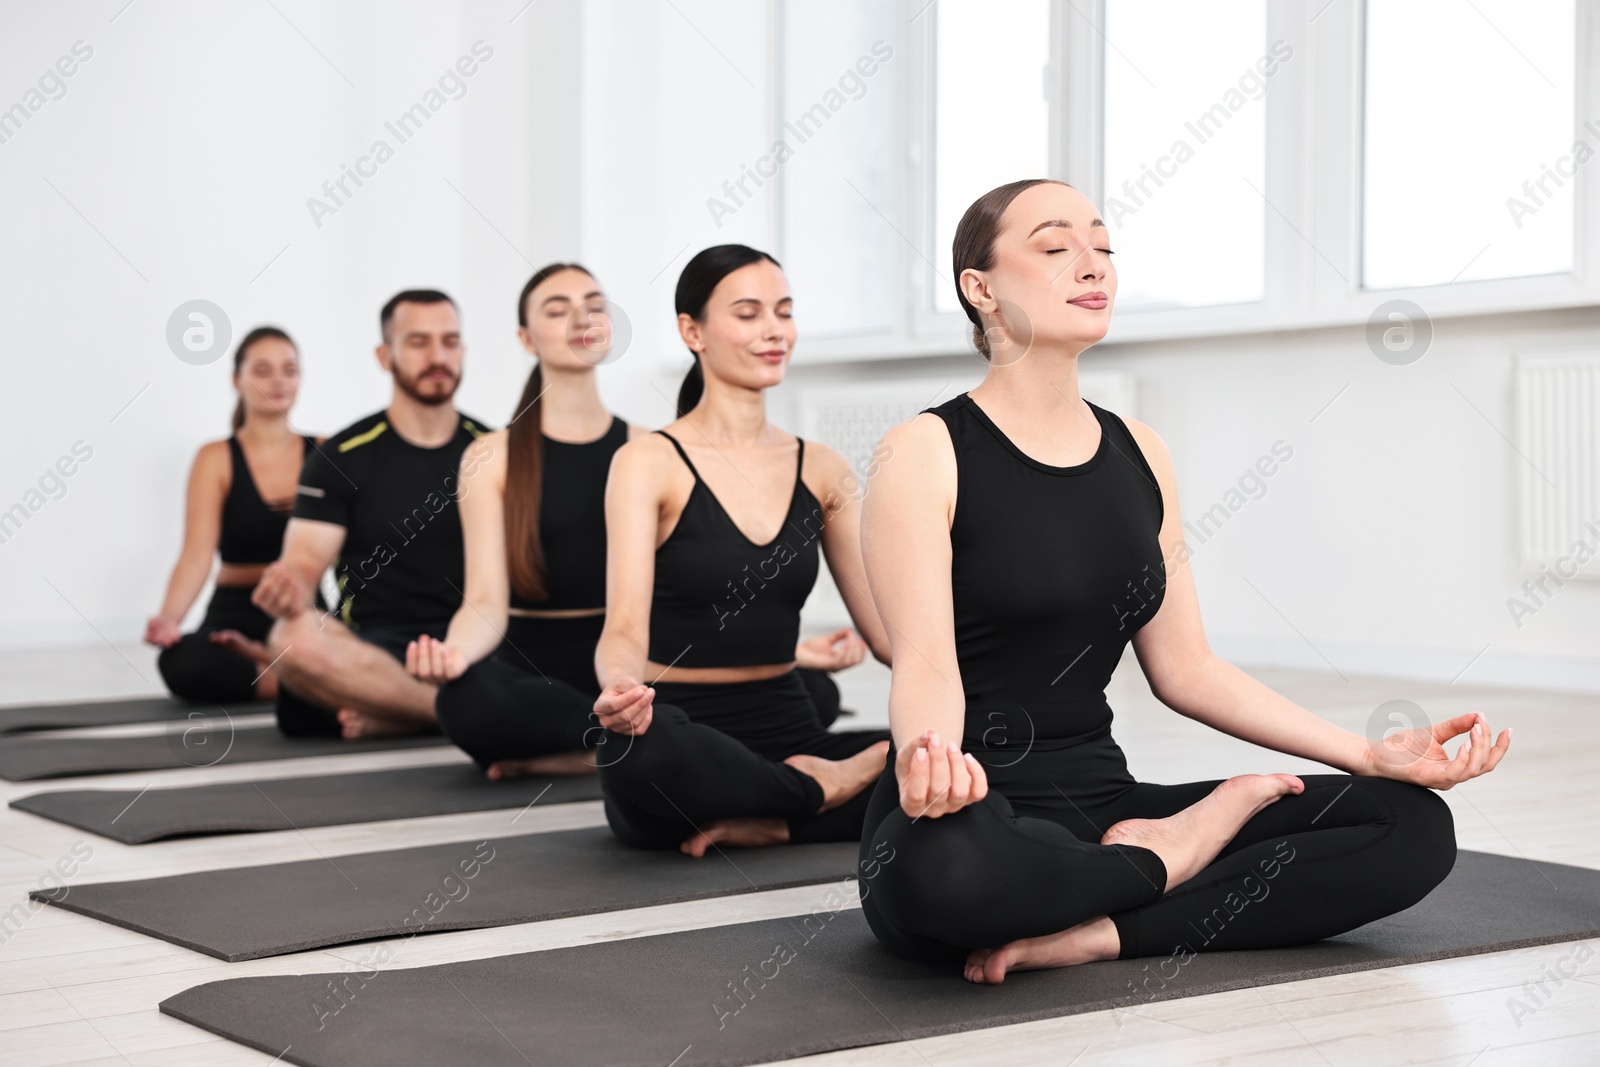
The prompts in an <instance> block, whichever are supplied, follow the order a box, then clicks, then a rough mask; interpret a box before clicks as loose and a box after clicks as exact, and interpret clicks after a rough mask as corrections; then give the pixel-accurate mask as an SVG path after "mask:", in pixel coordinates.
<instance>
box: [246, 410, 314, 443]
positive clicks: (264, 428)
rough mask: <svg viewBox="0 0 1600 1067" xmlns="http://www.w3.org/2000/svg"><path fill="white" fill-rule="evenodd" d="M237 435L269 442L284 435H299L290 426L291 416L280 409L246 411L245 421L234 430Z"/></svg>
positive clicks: (248, 439)
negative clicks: (263, 412)
mask: <svg viewBox="0 0 1600 1067" xmlns="http://www.w3.org/2000/svg"><path fill="white" fill-rule="evenodd" d="M233 434H234V436H235V437H238V438H240V439H242V440H247V441H258V442H260V443H262V444H268V443H271V442H273V441H276V440H277V439H279V438H282V437H296V436H298V435H297V434H296V433H295V432H294V430H292V429H290V428H289V417H288V415H286V414H284V413H283V412H280V411H269V412H267V413H266V414H259V413H256V412H249V411H247V412H245V416H244V422H243V423H242V424H241V425H240V426H239V428H238V429H237V430H235V431H233Z"/></svg>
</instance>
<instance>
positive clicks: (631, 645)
mask: <svg viewBox="0 0 1600 1067" xmlns="http://www.w3.org/2000/svg"><path fill="white" fill-rule="evenodd" d="M646 659H647V653H646V649H645V643H644V641H643V640H641V639H640V638H639V637H637V636H635V635H634V634H632V633H631V632H628V631H627V630H625V629H623V628H621V627H617V628H613V627H612V626H611V625H610V620H607V625H606V627H605V629H604V630H602V631H601V633H600V641H599V643H598V644H596V645H595V648H594V674H595V678H596V679H597V680H598V681H599V682H600V688H601V689H605V688H606V687H607V686H611V685H616V684H618V683H625V684H634V683H638V682H643V681H645V677H644V673H645V663H646Z"/></svg>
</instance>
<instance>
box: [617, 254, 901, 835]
mask: <svg viewBox="0 0 1600 1067" xmlns="http://www.w3.org/2000/svg"><path fill="white" fill-rule="evenodd" d="M675 302H676V305H677V310H678V329H679V332H680V334H681V335H682V337H683V340H684V343H685V344H687V345H688V346H689V348H690V350H691V351H692V352H693V353H694V358H695V364H694V368H693V369H692V370H691V371H690V373H689V377H688V379H687V380H686V381H685V382H684V388H683V391H682V393H681V394H680V396H679V399H678V409H679V412H680V413H681V417H680V418H679V419H678V420H677V421H676V422H674V423H672V424H671V425H669V426H668V427H667V428H666V429H664V430H662V431H659V432H658V433H655V434H649V435H646V436H644V437H641V438H640V439H639V440H637V441H634V442H632V443H630V444H628V445H625V446H624V447H623V448H622V449H621V450H620V451H619V452H618V453H617V458H616V460H615V462H614V463H613V464H612V470H611V479H610V483H609V484H608V485H607V488H606V534H607V552H608V578H609V586H608V590H607V598H606V607H607V616H606V623H605V629H604V632H603V633H602V635H601V638H600V646H599V649H598V650H597V652H596V654H595V666H596V672H597V673H598V675H599V680H600V682H601V684H602V685H604V686H605V689H604V691H603V692H602V693H601V694H600V699H599V700H598V701H596V702H595V704H594V711H595V714H596V716H597V719H598V722H599V724H600V725H601V726H603V727H605V731H604V733H603V736H602V737H601V738H600V740H601V741H602V742H603V743H602V744H601V745H600V747H599V749H598V752H597V758H598V761H599V765H600V781H601V786H602V788H603V789H604V791H605V810H606V818H607V821H608V822H609V823H610V825H611V828H612V830H613V832H615V833H616V835H617V837H618V838H619V839H620V840H621V841H623V842H624V843H626V844H629V845H632V846H635V847H638V848H672V847H678V848H681V849H682V850H683V851H685V852H687V853H689V854H691V855H694V856H700V855H703V854H704V852H705V850H706V848H707V847H709V846H711V845H712V844H715V843H718V842H721V843H726V844H739V845H744V844H769V843H777V842H781V841H841V840H854V839H856V838H857V837H858V836H859V835H860V832H861V820H862V817H863V814H864V810H865V801H866V787H867V785H868V784H869V783H870V782H871V781H872V779H874V778H876V777H877V775H878V773H879V772H880V771H881V770H882V767H883V756H884V752H885V751H886V749H887V738H888V734H887V732H886V731H883V730H859V731H847V732H838V733H830V732H829V731H828V730H826V729H825V728H824V727H823V726H822V724H821V723H820V722H819V721H818V717H817V711H816V709H815V707H814V706H813V703H812V699H811V696H810V693H809V692H808V690H807V687H806V683H805V681H804V678H803V676H802V675H801V674H800V672H799V671H798V670H797V669H796V668H797V665H803V666H810V667H822V668H837V667H839V666H843V665H845V664H847V663H849V662H853V661H855V660H858V659H859V658H860V655H861V651H862V650H861V646H860V643H859V642H860V639H858V638H854V637H853V635H851V634H849V632H848V631H843V632H840V633H835V634H832V635H829V636H827V637H823V638H817V639H813V640H812V641H809V642H806V643H804V644H801V645H799V646H798V647H797V638H798V634H799V628H800V608H801V606H802V605H803V604H804V603H805V600H806V596H807V594H808V593H809V592H810V591H811V586H812V583H813V582H814V581H815V580H816V576H817V571H818V566H819V562H818V551H819V547H820V548H821V549H823V550H825V551H826V554H827V560H828V564H829V567H830V568H831V569H832V571H833V574H834V577H835V578H836V579H838V584H839V588H840V590H841V591H842V593H843V595H844V599H845V603H846V605H847V606H848V608H849V609H850V615H851V618H852V619H854V620H855V622H856V625H857V627H858V628H859V629H860V631H861V634H862V635H863V637H864V638H865V643H866V645H867V646H870V647H871V649H872V650H873V653H874V654H875V655H876V656H877V657H878V658H879V659H881V660H884V661H885V662H887V654H888V643H887V639H886V637H885V635H884V633H883V627H882V624H881V623H880V622H879V620H878V616H877V612H876V611H875V610H874V608H873V606H872V598H871V594H870V593H869V592H868V590H867V584H866V580H865V577H864V574H863V571H862V565H861V553H860V542H859V537H858V520H857V514H858V512H857V507H856V499H857V494H858V491H859V486H858V484H857V482H856V480H855V478H854V476H853V472H852V471H851V470H850V467H849V465H848V464H847V463H846V461H845V460H844V458H843V457H842V456H840V455H839V454H838V453H837V452H835V451H833V450H832V449H830V448H827V447H826V446H822V445H818V444H814V443H813V444H809V445H808V444H807V443H806V442H804V441H801V440H798V439H797V438H795V437H794V436H793V435H791V434H788V433H785V432H784V431H782V430H779V429H778V428H777V427H775V426H773V425H771V424H770V423H768V422H767V417H766V390H767V389H769V388H771V387H772V386H774V385H777V384H778V383H779V382H781V381H782V380H783V373H784V368H785V366H786V365H787V363H788V360H789V355H790V352H791V350H792V349H793V347H794V339H795V328H794V321H793V318H792V317H791V306H792V302H791V300H790V297H789V288H788V284H787V282H786V281H785V279H784V276H783V271H782V270H781V269H780V268H779V267H778V264H777V262H776V261H775V260H773V259H772V257H770V256H768V255H766V254H765V253H762V252H758V251H756V250H755V249H752V248H747V247H745V246H743V245H719V246H716V247H713V248H708V249H706V250H705V251H703V252H701V253H699V254H698V255H696V256H695V257H694V258H693V259H692V260H690V261H689V263H688V265H687V266H686V267H685V268H684V271H683V274H682V276H681V277H680V278H679V279H678V286H677V295H676V301H675Z"/></svg>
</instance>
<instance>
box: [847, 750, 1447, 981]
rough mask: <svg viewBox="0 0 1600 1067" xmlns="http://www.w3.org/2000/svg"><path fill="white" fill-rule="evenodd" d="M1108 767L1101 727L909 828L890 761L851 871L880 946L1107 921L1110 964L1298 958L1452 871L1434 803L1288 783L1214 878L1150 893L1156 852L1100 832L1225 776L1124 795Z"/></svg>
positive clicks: (958, 947)
mask: <svg viewBox="0 0 1600 1067" xmlns="http://www.w3.org/2000/svg"><path fill="white" fill-rule="evenodd" d="M973 755H974V756H975V757H977V758H978V759H979V760H980V761H981V762H983V763H985V764H986V765H988V764H989V763H990V760H991V759H993V758H994V757H993V755H992V754H988V753H981V752H979V751H974V752H973ZM1006 759H1007V760H1009V759H1010V757H1009V756H1008V757H1006ZM1120 761H1121V750H1120V748H1117V746H1116V744H1115V742H1113V741H1111V738H1110V734H1109V732H1107V733H1106V734H1104V735H1103V737H1102V738H1097V739H1092V740H1090V741H1088V742H1085V743H1083V744H1080V745H1076V746H1073V747H1072V748H1069V749H1066V750H1062V751H1054V752H1052V751H1030V752H1029V753H1028V754H1027V757H1026V758H1025V759H1023V760H1022V761H1021V763H1022V764H1027V765H1028V767H1027V768H1026V773H1025V774H1023V773H1018V772H1019V771H1020V770H1021V769H1022V768H1021V767H1020V765H1014V766H1011V767H1000V768H999V769H998V770H997V771H996V772H995V773H994V774H993V775H991V778H990V789H989V793H988V795H987V796H986V797H985V798H984V799H983V800H982V801H979V802H978V803H976V804H972V805H970V806H968V807H966V808H963V809H961V810H960V811H957V812H954V813H953V814H949V815H943V816H940V817H938V818H920V819H916V820H913V819H912V818H911V817H910V816H908V815H906V814H905V812H904V811H902V810H901V808H900V802H899V788H898V784H897V779H896V777H895V769H894V753H893V752H892V751H891V752H890V754H889V760H888V765H887V767H886V769H885V771H884V773H883V776H882V778H880V779H879V781H878V784H877V787H876V788H875V789H874V790H872V799H871V803H870V805H869V807H868V811H867V818H866V826H867V827H868V828H867V829H866V831H865V833H864V835H863V839H862V845H861V870H860V872H859V875H858V880H859V883H860V890H861V897H862V911H863V912H864V913H865V916H866V919H867V923H868V925H869V926H870V927H871V928H872V931H873V933H874V934H876V935H877V937H878V940H879V941H881V942H882V943H883V944H884V945H885V946H886V947H888V948H889V949H891V950H893V951H895V952H897V953H899V954H901V955H905V956H909V957H912V958H915V959H921V960H927V961H929V962H957V961H960V960H962V959H964V958H965V957H966V955H967V953H968V952H970V951H971V950H972V949H975V948H996V947H999V946H1000V945H1003V944H1006V943H1007V942H1010V941H1015V940H1017V939H1018V938H1024V937H1038V936H1042V935H1045V934H1051V933H1057V932H1060V931H1062V930H1066V929H1067V928H1069V927H1071V926H1076V925H1077V924H1079V923H1081V922H1084V921H1086V920H1089V919H1092V918H1095V917H1097V916H1100V915H1109V916H1110V918H1111V921H1112V922H1113V923H1114V924H1115V926H1116V929H1117V936H1118V937H1119V938H1120V939H1121V943H1122V949H1121V952H1120V954H1119V957H1118V958H1120V959H1128V958H1131V957H1137V956H1164V955H1168V954H1171V955H1186V954H1187V953H1192V952H1201V951H1214V950H1219V949H1251V948H1276V947H1279V946H1284V945H1299V944H1304V943H1305V942H1308V941H1315V940H1317V939H1319V938H1324V937H1332V936H1333V935H1335V934H1340V933H1344V932H1345V931H1347V930H1353V929H1355V928H1356V927H1358V926H1361V925H1363V924H1365V923H1369V922H1372V921H1373V920H1375V919H1379V918H1382V917H1383V916H1385V915H1390V914H1393V913H1394V912H1397V911H1400V910H1402V909H1404V908H1408V907H1410V906H1411V905H1413V904H1415V903H1417V901H1419V900H1421V899H1422V898H1423V897H1425V896H1426V895H1427V894H1428V893H1429V892H1430V891H1432V889H1433V888H1434V887H1435V886H1437V885H1438V884H1439V883H1440V882H1442V881H1443V880H1444V878H1445V875H1447V874H1449V873H1450V868H1451V867H1452V866H1453V865H1454V864H1455V856H1456V844H1455V824H1454V821H1453V820H1452V818H1451V814H1450V808H1449V807H1448V806H1447V805H1446V804H1445V802H1444V800H1443V799H1442V798H1441V797H1440V796H1439V795H1438V794H1437V793H1435V792H1433V791H1432V790H1430V789H1426V788H1423V787H1421V786H1416V785H1409V784H1407V783H1404V782H1395V781H1390V780H1388V779H1381V778H1369V777H1356V776H1351V775H1348V774H1309V775H1301V776H1300V778H1301V780H1302V781H1303V782H1305V786H1306V788H1305V792H1303V793H1301V794H1300V795H1298V796H1284V797H1280V798H1279V799H1278V800H1277V801H1275V802H1274V803H1272V804H1270V805H1268V806H1267V807H1266V808H1264V809H1263V810H1261V811H1260V812H1257V813H1256V815H1255V816H1254V817H1253V818H1251V819H1250V820H1249V821H1248V822H1247V823H1245V825H1244V827H1243V828H1242V829H1241V830H1240V831H1239V833H1238V834H1237V835H1236V836H1235V837H1234V838H1233V840H1232V841H1231V842H1229V844H1228V846H1227V847H1226V848H1224V849H1223V850H1222V852H1221V854H1220V855H1218V857H1217V858H1216V859H1215V860H1213V861H1212V863H1211V864H1210V865H1209V866H1207V867H1206V868H1205V869H1203V870H1202V871H1200V873H1199V874H1197V875H1195V876H1194V877H1193V878H1191V879H1189V880H1188V881H1187V882H1184V883H1183V884H1182V885H1180V886H1178V887H1176V888H1175V889H1173V891H1172V892H1170V893H1163V891H1162V890H1163V888H1164V887H1165V885H1166V877H1167V872H1166V867H1165V865H1164V864H1163V863H1162V861H1161V859H1160V857H1158V856H1157V855H1156V854H1155V853H1154V852H1152V851H1150V850H1149V849H1146V848H1142V847H1138V846H1133V845H1101V844H1099V841H1100V838H1101V836H1102V835H1103V834H1104V832H1105V831H1106V829H1107V828H1109V827H1110V826H1111V824H1113V823H1115V822H1119V821H1121V820H1123V819H1134V818H1143V819H1161V818H1165V817H1167V816H1169V815H1173V814H1176V813H1177V812H1179V811H1181V810H1182V809H1184V808H1186V807H1188V806H1189V805H1191V804H1194V803H1195V802H1197V801H1199V800H1200V799H1201V798H1202V797H1204V796H1205V795H1206V794H1208V793H1210V792H1211V790H1212V789H1214V788H1215V787H1216V786H1217V785H1218V784H1219V782H1220V781H1221V780H1220V779H1218V780H1213V781H1206V782H1188V783H1185V784H1182V785H1153V784H1149V783H1143V782H1135V781H1133V779H1132V777H1131V776H1126V775H1125V773H1124V774H1123V775H1118V774H1117V773H1116V770H1115V768H1116V767H1117V765H1118V764H1119V763H1120ZM997 762H1001V763H1003V762H1005V761H997ZM1121 765H1122V767H1123V768H1124V772H1125V767H1126V764H1121ZM1086 772H1088V773H1086ZM996 778H998V779H1000V780H1001V781H1002V782H1004V783H1005V784H1006V786H1008V787H1012V788H1011V795H1010V796H1009V797H1008V796H1007V794H1006V791H1005V789H997V788H995V779H996ZM1124 778H1125V780H1124ZM1057 786H1059V787H1060V788H1059V789H1058V788H1056V787H1057ZM1062 790H1066V791H1067V792H1066V793H1063V792H1062ZM1023 798H1026V800H1025V801H1024V799H1023ZM1052 798H1054V799H1052Z"/></svg>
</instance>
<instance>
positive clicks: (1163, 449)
mask: <svg viewBox="0 0 1600 1067" xmlns="http://www.w3.org/2000/svg"><path fill="white" fill-rule="evenodd" d="M1122 421H1123V424H1124V425H1126V426H1127V427H1128V433H1130V434H1132V435H1133V440H1134V443H1135V444H1137V445H1138V446H1139V451H1141V452H1143V453H1144V458H1145V462H1147V463H1149V464H1150V469H1151V470H1152V471H1154V472H1155V474H1156V477H1157V478H1166V477H1168V476H1169V475H1171V473H1172V456H1171V454H1170V453H1168V451H1167V443H1166V442H1165V441H1163V440H1162V439H1161V435H1160V434H1158V433H1156V432H1155V430H1154V429H1152V428H1151V427H1150V426H1148V425H1147V424H1145V423H1142V422H1140V421H1139V420H1138V419H1130V418H1126V417H1123V419H1122Z"/></svg>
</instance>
